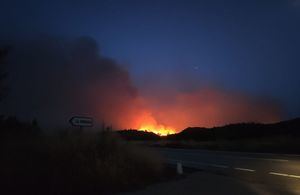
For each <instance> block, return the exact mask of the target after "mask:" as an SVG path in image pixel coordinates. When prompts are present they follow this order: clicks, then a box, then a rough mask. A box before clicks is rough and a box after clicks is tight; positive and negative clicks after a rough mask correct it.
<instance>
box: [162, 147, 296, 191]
mask: <svg viewBox="0 0 300 195" xmlns="http://www.w3.org/2000/svg"><path fill="white" fill-rule="evenodd" d="M159 151H160V152H161V153H162V154H163V155H164V156H165V158H166V159H167V161H168V163H171V164H174V165H175V164H177V163H181V164H182V165H183V166H184V167H191V168H196V169H199V170H203V171H205V172H211V173H214V174H221V175H223V176H224V175H225V176H229V177H234V178H236V179H238V180H241V181H243V182H248V183H252V184H258V185H264V186H266V187H267V188H269V189H270V190H271V191H273V192H276V194H300V155H299V156H298V155H284V154H260V153H239V152H221V151H207V150H195V149H170V148H164V149H159Z"/></svg>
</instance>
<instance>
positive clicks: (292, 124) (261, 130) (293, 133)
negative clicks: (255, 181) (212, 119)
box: [167, 118, 300, 141]
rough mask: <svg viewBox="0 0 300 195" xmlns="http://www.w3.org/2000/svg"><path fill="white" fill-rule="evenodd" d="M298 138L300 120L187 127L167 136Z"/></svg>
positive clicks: (195, 137) (206, 138)
mask: <svg viewBox="0 0 300 195" xmlns="http://www.w3.org/2000/svg"><path fill="white" fill-rule="evenodd" d="M281 136H282V137H286V136H289V137H294V138H300V118H296V119H292V120H288V121H282V122H278V123H273V124H259V123H239V124H229V125H225V126H221V127H213V128H204V127H188V128H186V129H184V130H183V131H181V132H180V133H177V134H173V135H169V136H167V139H168V140H194V141H216V140H243V139H255V138H261V139H263V138H270V137H281Z"/></svg>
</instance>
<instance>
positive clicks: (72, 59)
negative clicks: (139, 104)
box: [2, 37, 137, 126]
mask: <svg viewBox="0 0 300 195" xmlns="http://www.w3.org/2000/svg"><path fill="white" fill-rule="evenodd" d="M6 44H9V45H10V48H11V49H10V51H9V55H8V59H7V71H8V72H9V77H8V82H9V83H8V85H9V88H10V93H9V95H8V97H7V98H6V99H5V101H3V102H2V110H3V112H4V113H5V114H9V115H17V116H19V117H21V118H23V119H26V120H31V119H32V118H37V119H38V120H40V121H41V122H42V123H43V124H45V125H50V126H52V125H54V124H55V125H58V124H59V125H63V124H66V123H67V119H68V118H69V117H71V116H72V115H81V114H82V115H91V116H96V118H97V121H102V120H103V121H107V122H114V121H112V116H114V117H115V116H119V115H120V114H118V113H122V112H125V110H128V102H130V101H132V100H133V99H135V97H136V95H137V94H136V89H135V88H134V87H133V85H132V83H131V80H130V77H129V75H128V72H127V71H126V70H124V69H123V68H122V67H121V66H120V65H118V64H117V63H116V62H115V61H114V60H112V59H110V58H106V57H103V56H102V55H101V52H100V50H99V47H98V45H97V43H96V42H95V40H93V39H92V38H90V37H81V38H78V39H75V40H67V39H62V38H56V37H43V38H39V39H35V40H26V41H14V42H10V43H6Z"/></svg>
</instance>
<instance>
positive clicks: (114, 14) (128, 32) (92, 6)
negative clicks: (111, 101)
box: [0, 0, 300, 128]
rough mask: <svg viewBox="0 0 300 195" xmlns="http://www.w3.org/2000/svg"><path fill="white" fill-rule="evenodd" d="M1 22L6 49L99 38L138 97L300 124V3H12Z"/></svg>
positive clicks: (219, 0) (102, 0) (115, 0)
mask: <svg viewBox="0 0 300 195" xmlns="http://www.w3.org/2000/svg"><path fill="white" fill-rule="evenodd" d="M0 17H1V19H0V26H1V31H0V40H1V43H2V44H5V45H10V43H11V44H12V45H14V44H15V43H16V42H18V44H17V45H20V44H19V42H22V43H24V42H26V41H28V40H30V41H28V42H32V40H35V39H38V40H41V39H44V37H48V38H49V37H51V40H52V39H59V40H62V39H63V40H71V39H77V38H78V37H82V36H84V37H90V38H91V39H93V41H90V42H95V44H97V45H98V46H97V48H98V49H96V52H99V53H101V56H105V57H103V58H110V59H114V60H113V62H112V63H113V64H117V65H116V66H117V67H118V68H120V69H122V71H124V72H126V73H124V75H125V76H124V78H125V77H126V79H128V78H127V76H128V77H129V79H128V80H130V81H129V84H128V85H129V86H130V87H129V88H132V91H133V92H130V93H128V94H131V95H132V94H134V95H133V96H136V93H138V94H140V95H141V96H144V97H147V98H148V99H153V98H156V99H166V98H167V99H168V96H172V97H173V96H176V94H181V93H184V94H191V93H194V92H195V91H199V89H202V90H203V89H204V91H210V92H209V93H213V94H219V93H221V94H222V95H221V96H222V97H225V98H226V97H228V96H227V95H224V93H225V94H228V93H229V94H238V95H237V96H239V97H241V96H243V97H244V96H246V97H247V98H248V97H250V99H259V102H260V103H259V105H261V104H262V103H261V102H267V104H272V105H276V109H275V108H274V109H275V110H276V111H277V110H280V117H279V119H280V120H282V119H288V118H293V117H298V116H300V87H299V86H300V85H299V84H300V77H299V72H300V36H299V35H300V1H293V0H280V1H279V0H278V1H261V0H260V1H258V0H257V1H255V0H253V1H238V0H236V1H230V0H229V1H222V0H209V1H196V0H195V1H191V0H94V1H88V0H84V1H83V0H74V1H71V0H70V1H68V0H59V1H58V0H52V1H33V0H29V1H14V0H11V1H7V2H5V3H1V6H0ZM53 37H55V38H53ZM64 42H65V41H63V43H62V44H64V45H69V43H68V44H65V43H64ZM67 42H68V41H67ZM26 44H28V43H26ZM26 44H25V45H26ZM29 45H31V44H29ZM71 45H72V44H71ZM95 47H96V46H95ZM12 48H13V47H12ZM63 51H65V50H63ZM93 52H94V51H93ZM43 66H49V67H50V66H51V67H52V64H51V63H44V64H43ZM80 66H82V67H81V68H82V69H85V65H84V63H83V64H78V65H76V67H80ZM114 66H115V65H114ZM49 67H48V68H49ZM118 68H116V69H118ZM8 69H9V68H8ZM25 69H26V68H25ZM29 69H30V68H29ZM46 69H47V68H46ZM13 70H17V69H16V68H14V69H13V68H11V69H9V71H8V72H9V73H10V75H11V78H14V73H13ZM18 70H20V68H19V69H18ZM30 70H31V69H30ZM57 70H59V68H58V69H57ZM27 71H28V70H27ZM34 71H35V70H33V69H32V71H28V72H31V73H29V74H35V73H33V72H34ZM122 71H121V72H122ZM118 72H120V71H119V70H118ZM15 78H16V77H15ZM122 78H123V77H122ZM126 79H125V80H126ZM16 80H21V79H20V78H17V79H16ZM16 80H15V81H13V82H17V81H16ZM208 88H209V89H208ZM14 89H15V88H13V87H12V91H13V90H14ZM211 89H214V90H211ZM215 89H221V92H215V91H216V90H215ZM211 91H213V92H211ZM217 91H218V90H217ZM12 93H13V92H12ZM195 93H196V92H195ZM196 94H198V92H197V93H196ZM129 96H130V95H129ZM196 96H197V95H196ZM233 96H236V95H233ZM126 97H127V96H126ZM197 97H198V96H197ZM199 97H200V100H203V99H201V98H203V97H202V96H201V95H200V96H199ZM218 97H220V96H218ZM185 98H186V96H185ZM247 98H246V99H247ZM26 99H29V98H28V97H26V98H23V100H24V101H25V100H26ZM187 99H189V98H187ZM204 99H205V98H204ZM221 99H222V98H221ZM238 99H241V98H238ZM200 100H199V101H200ZM156 101H157V100H154V101H152V100H151V106H150V107H152V108H153V107H155V106H154V105H160V104H161V103H158V104H154V103H153V102H156ZM164 101H165V100H164ZM195 101H196V102H197V101H198V100H195ZM243 101H244V100H243ZM249 101H251V102H253V101H252V100H249ZM176 102H177V104H178V101H176ZM176 102H175V104H176ZM179 102H180V101H179ZM234 102H235V101H234V100H231V101H230V104H234ZM247 102H248V100H247ZM177 104H176V105H177ZM7 105H8V104H7ZM222 105H223V104H222ZM251 105H252V103H251ZM255 105H257V104H255ZM264 106H266V105H265V104H264ZM162 107H163V106H160V108H162ZM168 107H169V106H168ZM258 107H259V106H258ZM267 107H268V105H267ZM222 108H227V107H226V106H225V107H223V106H222ZM6 109H10V112H9V113H12V114H14V113H18V111H19V110H18V109H15V108H14V109H12V108H6ZM155 109H157V108H155ZM165 109H167V110H169V109H168V108H165ZM228 109H231V107H228ZM246 109H248V108H246ZM272 109H273V108H272ZM13 110H14V111H13ZM16 110H17V111H16ZM25 110H26V109H25ZM22 112H25V111H22ZM74 112H75V111H74ZM253 112H256V110H255V109H254V111H253ZM192 113H194V114H195V112H192ZM243 113H244V111H243ZM152 114H153V113H152ZM23 115H26V114H24V113H23ZM245 116H248V115H245ZM161 118H162V120H163V121H164V123H167V125H171V124H170V122H169V121H168V120H165V119H164V117H163V116H162V117H161ZM108 120H110V119H108ZM166 121H167V122H166ZM192 121H194V120H192ZM218 121H219V120H218ZM237 121H241V120H240V119H239V120H237ZM245 121H247V117H246V118H245ZM262 121H264V120H262ZM266 121H268V120H266ZM271 121H272V120H271ZM228 122H235V120H229V121H228ZM221 123H227V122H226V120H225V122H224V121H219V122H216V123H209V125H214V124H221ZM203 124H204V125H205V124H206V123H203ZM187 125H188V124H187ZM191 125H201V123H200V124H194V123H192V124H191ZM121 126H122V125H121ZM122 127H123V126H122ZM178 127H180V128H181V126H180V125H178Z"/></svg>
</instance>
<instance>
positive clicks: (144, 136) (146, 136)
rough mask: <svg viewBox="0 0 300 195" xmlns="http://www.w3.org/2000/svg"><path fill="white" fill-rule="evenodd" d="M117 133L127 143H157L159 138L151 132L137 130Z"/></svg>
mask: <svg viewBox="0 0 300 195" xmlns="http://www.w3.org/2000/svg"><path fill="white" fill-rule="evenodd" d="M117 133H118V134H119V135H120V136H121V137H122V138H123V139H125V140H128V141H157V140H160V139H161V137H160V136H159V135H156V134H155V133H152V132H147V131H139V130H134V129H130V130H120V131H117Z"/></svg>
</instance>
